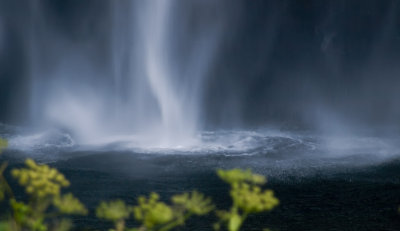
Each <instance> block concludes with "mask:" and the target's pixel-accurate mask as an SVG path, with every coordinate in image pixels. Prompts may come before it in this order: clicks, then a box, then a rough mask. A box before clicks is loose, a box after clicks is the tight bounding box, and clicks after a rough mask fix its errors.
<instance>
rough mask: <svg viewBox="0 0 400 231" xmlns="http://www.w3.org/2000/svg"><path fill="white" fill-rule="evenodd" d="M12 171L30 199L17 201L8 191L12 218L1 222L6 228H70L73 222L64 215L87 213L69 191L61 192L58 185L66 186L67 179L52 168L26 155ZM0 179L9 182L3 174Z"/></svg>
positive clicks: (42, 230)
mask: <svg viewBox="0 0 400 231" xmlns="http://www.w3.org/2000/svg"><path fill="white" fill-rule="evenodd" d="M11 175H12V176H13V177H14V178H15V179H16V180H17V181H18V183H19V185H21V186H22V187H24V189H25V192H26V193H27V195H28V196H29V200H28V201H27V202H22V201H17V200H16V199H15V198H14V197H13V195H12V193H9V196H10V199H9V202H10V207H11V211H12V219H11V220H10V221H8V222H7V223H5V222H3V223H2V225H3V226H4V227H7V228H6V229H5V230H15V231H19V230H32V231H47V230H57V231H60V230H61V231H63V230H69V229H70V228H71V227H72V223H71V221H70V220H69V219H67V218H64V217H63V216H64V215H86V214H87V213H88V211H87V209H86V208H85V206H84V205H83V204H82V203H81V202H80V201H79V200H78V199H77V198H75V197H74V196H73V195H72V194H71V193H67V194H62V193H61V189H62V188H66V187H68V186H69V184H70V183H69V181H68V180H67V179H65V177H64V175H63V174H61V173H60V172H58V170H56V169H55V168H50V167H49V166H48V165H40V164H37V163H36V162H35V161H33V160H32V159H27V160H26V161H25V167H24V168H21V169H13V170H12V171H11ZM1 182H2V184H4V185H8V184H7V181H6V180H5V179H4V177H3V178H2V181H1ZM10 191H11V189H10Z"/></svg>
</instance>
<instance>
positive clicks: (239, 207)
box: [214, 169, 279, 231]
mask: <svg viewBox="0 0 400 231" xmlns="http://www.w3.org/2000/svg"><path fill="white" fill-rule="evenodd" d="M217 174H218V176H219V177H220V178H221V179H222V180H223V181H225V182H226V183H228V184H229V185H230V186H231V190H230V196H231V198H232V201H233V205H232V207H231V208H230V210H218V211H216V214H217V217H218V218H219V221H218V222H217V223H215V224H214V229H215V230H220V229H221V228H222V227H223V226H225V227H226V229H227V230H229V231H237V230H239V229H240V227H241V226H242V224H243V222H244V221H245V220H246V218H247V216H248V215H249V214H252V213H261V212H266V211H270V210H272V209H273V208H274V207H276V206H277V205H278V204H279V200H278V199H277V198H276V197H275V196H274V193H273V191H271V190H262V189H261V187H260V186H262V185H264V184H265V183H266V182H267V180H266V178H265V177H264V176H262V175H258V174H254V173H252V172H251V171H250V170H246V171H243V170H240V169H232V170H221V169H219V170H218V171H217Z"/></svg>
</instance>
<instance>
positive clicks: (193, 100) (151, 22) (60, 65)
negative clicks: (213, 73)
mask: <svg viewBox="0 0 400 231" xmlns="http://www.w3.org/2000/svg"><path fill="white" fill-rule="evenodd" d="M41 6H42V5H40V4H36V5H35V7H32V15H33V17H34V20H33V25H32V30H31V33H30V34H29V36H28V39H29V45H28V46H29V47H30V48H31V49H30V50H31V53H30V59H29V60H30V66H31V69H30V70H31V73H30V75H31V77H32V85H31V88H32V89H31V91H32V92H33V93H34V96H33V97H32V99H33V100H32V103H31V106H32V108H33V109H34V110H32V114H33V115H32V118H34V121H35V123H36V124H41V125H42V126H51V127H59V128H62V129H65V130H67V131H69V132H70V133H71V134H73V135H74V136H75V137H76V138H77V139H79V140H80V141H81V142H82V143H96V142H103V141H107V142H108V141H115V140H118V139H122V138H121V137H124V138H123V139H124V140H126V139H132V142H134V143H137V144H139V145H145V146H156V147H179V146H187V145H193V144H196V143H198V140H197V139H196V137H197V134H198V132H199V131H200V130H201V121H200V120H199V118H200V117H201V104H202V103H201V99H202V94H203V88H204V87H203V84H204V82H205V81H206V76H207V75H208V72H209V70H210V68H211V64H212V63H213V60H214V57H215V56H216V51H217V47H218V43H219V41H220V38H221V36H222V35H221V31H222V26H223V23H222V20H221V17H218V14H217V13H216V12H218V10H219V9H220V8H219V6H220V4H218V3H213V2H212V1H199V2H197V1H193V2H191V3H184V2H179V4H178V1H174V0H171V1H110V2H109V7H108V8H109V15H110V17H109V21H110V23H109V30H108V31H109V32H110V33H108V34H107V36H108V38H107V40H106V41H108V43H107V44H108V47H109V49H108V52H103V53H101V52H98V51H95V50H94V48H93V46H92V44H91V42H90V41H89V42H79V43H74V42H71V41H70V40H68V39H67V38H65V37H63V36H60V34H58V33H56V32H55V29H52V26H54V25H52V24H51V20H49V19H47V18H46V17H49V16H48V15H46V14H44V13H45V12H44V11H45V9H44V8H40V7H41ZM39 11H42V12H39ZM194 11H196V12H200V15H197V16H193V15H194V14H192V13H188V12H194ZM210 11H211V12H213V13H214V14H213V15H211V16H212V17H214V18H212V19H211V20H206V21H204V20H203V18H204V15H201V14H204V13H208V14H209V12H210ZM40 13H43V14H40ZM38 15H40V17H38ZM38 25H40V28H41V30H36V29H37V28H38ZM44 28H46V30H44ZM78 29H79V28H78ZM78 29H76V30H78ZM99 54H102V55H104V56H105V57H106V58H104V59H105V60H107V61H106V63H107V65H106V66H105V67H104V66H99V65H98V64H97V63H96V61H94V60H96V58H97V57H96V56H98V55H99ZM37 63H40V64H41V65H37ZM38 120H39V122H38ZM127 137H129V138H127Z"/></svg>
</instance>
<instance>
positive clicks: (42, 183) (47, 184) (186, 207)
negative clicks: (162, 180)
mask: <svg viewBox="0 0 400 231" xmlns="http://www.w3.org/2000/svg"><path fill="white" fill-rule="evenodd" d="M5 148H7V141H5V140H3V139H1V138H0V153H1V152H2V151H3V150H4V149H5ZM6 168H7V162H4V163H2V164H1V165H0V202H3V203H5V202H7V203H8V206H9V211H8V213H9V214H0V215H2V216H3V217H5V218H7V217H8V219H3V220H0V231H25V230H30V231H51V230H54V231H68V230H71V229H72V228H73V223H72V221H71V220H70V219H68V216H70V215H87V214H88V210H87V209H86V208H85V206H84V205H83V204H82V203H81V202H80V201H79V200H78V199H77V198H76V197H75V196H74V195H73V194H72V193H66V194H63V193H62V191H63V189H64V188H67V187H68V186H69V185H70V182H69V181H68V180H67V179H66V178H65V177H64V175H63V174H62V173H60V172H59V171H58V170H57V169H55V168H51V167H49V166H48V165H44V164H37V163H36V162H35V161H34V160H32V159H27V160H26V161H25V167H23V168H18V169H12V170H11V176H12V177H13V178H15V179H16V180H17V182H18V184H19V185H20V186H21V187H23V189H24V190H25V193H26V195H27V200H26V201H17V200H16V199H15V197H14V195H13V192H12V189H11V187H10V186H9V184H8V183H7V181H6V179H5V177H4V175H3V173H4V171H5V170H6ZM217 174H218V176H219V177H220V178H221V179H222V180H223V181H225V182H226V183H228V184H229V185H230V187H231V190H230V196H231V198H232V201H233V205H232V206H231V208H230V209H229V210H216V215H217V217H218V221H217V223H215V224H214V228H215V229H216V230H220V229H222V228H226V230H229V231H237V230H239V229H240V227H241V225H242V224H243V222H244V221H245V219H246V218H247V216H248V215H249V214H252V213H260V212H265V211H270V210H272V209H273V208H274V207H275V206H277V205H278V204H279V201H278V199H277V198H275V197H274V194H273V192H272V191H271V190H262V189H261V186H262V185H264V184H265V183H266V178H265V177H264V176H261V175H258V174H254V173H252V172H251V171H250V170H246V171H243V170H240V169H233V170H218V171H217ZM214 210H215V205H214V204H213V203H212V200H211V198H208V197H206V196H204V195H203V194H202V193H200V192H197V191H192V192H185V193H182V194H177V195H173V196H172V197H171V198H170V203H166V202H164V201H161V200H160V196H159V195H158V194H157V193H154V192H153V193H151V194H150V195H149V196H148V197H145V196H140V197H139V198H138V200H137V205H128V204H126V203H125V202H124V201H122V200H113V201H108V202H106V201H103V202H101V203H100V204H99V206H98V207H97V208H96V216H97V217H98V218H100V219H103V220H106V221H109V222H112V223H113V224H114V227H113V229H111V231H168V230H172V229H175V228H177V227H178V226H182V225H184V224H185V222H186V221H187V220H188V219H189V218H190V217H192V216H204V215H206V214H209V213H210V212H212V211H214ZM130 218H134V219H135V220H136V221H137V222H138V223H139V224H140V225H139V227H137V228H128V227H126V221H127V220H128V219H130ZM265 230H267V229H265Z"/></svg>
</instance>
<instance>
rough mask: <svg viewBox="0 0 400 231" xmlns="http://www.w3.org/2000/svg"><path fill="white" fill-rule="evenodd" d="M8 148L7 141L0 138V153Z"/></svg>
mask: <svg viewBox="0 0 400 231" xmlns="http://www.w3.org/2000/svg"><path fill="white" fill-rule="evenodd" d="M7 146H8V142H7V140H4V139H2V138H0V153H1V152H2V151H3V150H4V149H6V148H7Z"/></svg>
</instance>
